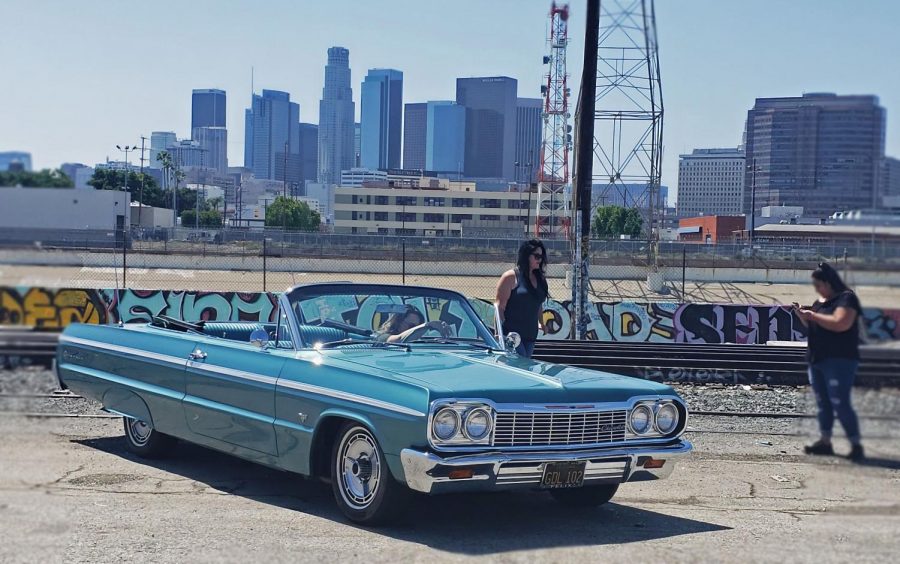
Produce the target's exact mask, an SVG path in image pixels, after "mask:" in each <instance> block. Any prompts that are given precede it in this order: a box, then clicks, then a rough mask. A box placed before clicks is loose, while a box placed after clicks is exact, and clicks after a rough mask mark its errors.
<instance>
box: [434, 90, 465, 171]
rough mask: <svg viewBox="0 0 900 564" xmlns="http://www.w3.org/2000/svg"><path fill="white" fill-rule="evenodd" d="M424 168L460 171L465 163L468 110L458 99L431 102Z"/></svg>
mask: <svg viewBox="0 0 900 564" xmlns="http://www.w3.org/2000/svg"><path fill="white" fill-rule="evenodd" d="M425 121H426V126H425V129H426V134H425V170H431V171H436V172H452V173H457V174H459V173H461V172H462V170H463V169H464V168H465V162H466V109H465V108H464V107H462V106H460V105H459V104H457V103H456V102H447V101H438V102H428V104H427V112H426V120H425Z"/></svg>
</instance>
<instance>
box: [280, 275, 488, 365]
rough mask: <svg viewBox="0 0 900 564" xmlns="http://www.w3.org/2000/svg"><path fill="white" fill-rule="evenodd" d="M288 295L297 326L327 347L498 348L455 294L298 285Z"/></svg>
mask: <svg viewBox="0 0 900 564" xmlns="http://www.w3.org/2000/svg"><path fill="white" fill-rule="evenodd" d="M287 296H288V301H289V302H290V305H291V309H292V311H293V312H294V314H295V316H296V318H297V323H298V325H299V326H301V327H304V328H308V329H304V331H305V332H306V333H307V334H309V335H314V337H310V338H311V339H315V340H316V341H317V342H318V343H321V344H322V345H323V346H352V345H354V344H364V343H369V344H371V345H373V346H375V345H379V344H381V345H385V346H388V345H391V344H403V345H417V346H454V347H475V348H491V349H497V348H499V345H498V344H497V341H496V340H495V339H494V337H493V336H492V335H491V332H490V330H489V329H488V328H487V327H486V326H485V324H484V322H483V321H482V320H481V318H480V317H479V316H478V314H477V313H476V312H475V310H474V309H473V307H472V304H471V303H470V302H469V301H468V300H467V299H466V298H464V297H463V296H461V295H459V294H457V293H455V292H448V291H446V290H440V289H436V288H411V287H406V286H381V285H367V284H328V285H313V286H304V287H300V288H296V289H294V290H292V291H290V292H288V294H287ZM316 327H320V328H325V329H314V328H316ZM308 340H309V339H308ZM307 344H310V343H307Z"/></svg>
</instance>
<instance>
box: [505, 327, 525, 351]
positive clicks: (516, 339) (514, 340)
mask: <svg viewBox="0 0 900 564" xmlns="http://www.w3.org/2000/svg"><path fill="white" fill-rule="evenodd" d="M504 342H505V343H506V348H507V349H510V350H515V349H516V347H518V346H519V345H521V344H522V336H521V335H519V334H518V333H516V332H515V331H512V332H510V333H507V334H506V339H505V341H504Z"/></svg>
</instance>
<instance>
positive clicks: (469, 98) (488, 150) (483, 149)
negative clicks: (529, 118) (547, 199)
mask: <svg viewBox="0 0 900 564" xmlns="http://www.w3.org/2000/svg"><path fill="white" fill-rule="evenodd" d="M517 89H518V83H517V81H516V80H515V79H514V78H509V77H508V76H490V77H477V78H457V79H456V103H457V104H459V105H461V106H465V108H466V156H465V161H466V162H465V167H466V168H465V174H466V176H468V177H480V178H502V179H506V180H514V179H515V162H516V153H515V151H516V91H517Z"/></svg>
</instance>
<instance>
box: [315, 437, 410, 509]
mask: <svg viewBox="0 0 900 564" xmlns="http://www.w3.org/2000/svg"><path fill="white" fill-rule="evenodd" d="M337 437H338V438H337V440H336V441H335V442H334V447H333V448H332V452H331V489H332V491H333V492H334V499H335V501H337V504H338V507H340V509H341V511H342V512H343V513H344V515H346V516H347V518H348V519H350V520H351V521H353V522H355V523H360V524H363V525H377V524H382V523H387V522H390V521H393V520H394V519H396V518H397V517H398V516H399V514H400V510H401V509H402V508H403V506H404V501H405V499H404V498H405V497H406V494H407V490H406V489H405V488H404V487H403V486H402V485H401V484H400V483H398V482H397V481H396V480H394V477H393V476H391V471H390V470H389V469H388V467H387V463H386V462H385V459H384V452H383V451H382V450H381V446H379V444H378V441H377V440H376V439H375V436H374V435H373V434H372V433H371V432H370V431H369V430H368V429H366V428H365V427H363V426H361V425H358V424H356V423H349V422H348V423H346V424H345V425H344V426H343V427H341V429H340V431H338V434H337Z"/></svg>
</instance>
